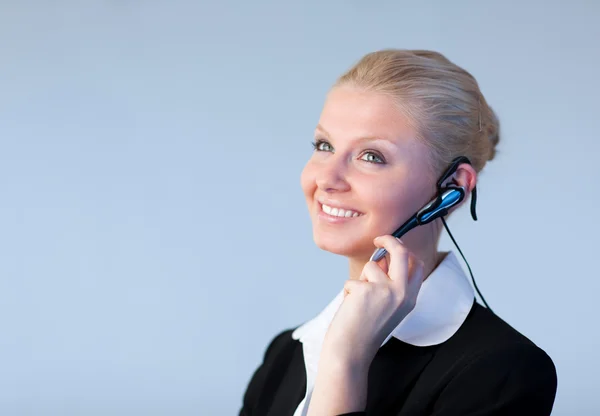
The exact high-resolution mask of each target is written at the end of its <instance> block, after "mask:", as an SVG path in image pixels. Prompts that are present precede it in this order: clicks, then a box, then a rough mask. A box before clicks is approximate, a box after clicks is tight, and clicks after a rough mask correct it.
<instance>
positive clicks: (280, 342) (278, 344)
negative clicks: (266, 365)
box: [263, 328, 296, 361]
mask: <svg viewBox="0 0 600 416" xmlns="http://www.w3.org/2000/svg"><path fill="white" fill-rule="evenodd" d="M295 329H296V328H288V329H284V330H282V331H281V332H279V333H277V334H276V335H275V336H274V337H273V338H272V339H271V340H270V341H269V344H268V345H267V348H266V349H265V353H264V357H263V359H264V360H265V361H266V360H267V359H268V358H270V357H273V356H274V355H278V353H279V352H281V351H282V350H284V349H285V347H286V346H288V345H290V344H293V343H294V342H296V341H295V340H294V339H293V338H292V333H293V332H294V330H295Z"/></svg>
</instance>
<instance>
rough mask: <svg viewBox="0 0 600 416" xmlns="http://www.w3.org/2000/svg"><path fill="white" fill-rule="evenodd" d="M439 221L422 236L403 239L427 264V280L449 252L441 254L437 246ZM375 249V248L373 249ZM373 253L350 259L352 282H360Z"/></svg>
mask: <svg viewBox="0 0 600 416" xmlns="http://www.w3.org/2000/svg"><path fill="white" fill-rule="evenodd" d="M438 222H439V221H435V222H434V223H432V224H428V225H426V226H425V227H423V228H422V229H421V231H423V232H422V233H421V234H419V233H414V234H412V235H410V234H408V235H407V236H406V238H403V239H402V241H403V242H404V244H405V245H406V247H407V248H408V250H410V252H411V253H412V254H413V255H414V256H415V257H417V258H418V259H420V260H422V261H423V262H424V263H425V271H424V272H425V274H424V276H425V279H427V277H428V276H429V275H430V274H431V272H433V270H435V268H436V267H437V266H438V265H439V264H440V262H441V261H442V260H443V259H444V257H445V256H446V254H447V252H440V251H438V250H437V245H438V243H439V238H440V232H441V226H440V224H438ZM373 249H375V247H373ZM372 253H373V251H370V252H369V253H368V254H366V255H363V256H357V257H349V272H350V279H351V280H358V279H359V278H360V275H361V273H362V270H363V268H364V267H365V264H367V262H368V261H369V258H370V257H371V254H372ZM389 256H390V255H389V254H386V258H387V257H389ZM383 261H386V260H384V259H382V260H380V261H379V263H381V262H383Z"/></svg>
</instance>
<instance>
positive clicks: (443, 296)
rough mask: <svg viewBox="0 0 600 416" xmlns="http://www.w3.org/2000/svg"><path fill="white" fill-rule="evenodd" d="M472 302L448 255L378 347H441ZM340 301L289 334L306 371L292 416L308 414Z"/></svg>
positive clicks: (461, 274) (455, 261) (470, 291)
mask: <svg viewBox="0 0 600 416" xmlns="http://www.w3.org/2000/svg"><path fill="white" fill-rule="evenodd" d="M474 299H475V294H474V292H473V288H472V286H471V283H470V282H469V280H468V279H467V276H466V275H465V273H464V271H463V269H462V267H461V266H460V264H459V262H458V259H457V258H456V256H455V255H454V253H453V252H452V251H450V252H449V253H448V254H447V255H446V256H445V257H444V259H443V260H442V262H441V263H440V264H439V265H438V266H437V267H436V268H435V269H434V270H433V272H431V273H430V274H429V277H427V279H425V281H424V282H423V285H422V286H421V290H420V291H419V294H418V296H417V302H416V304H415V307H414V309H413V310H412V311H411V312H410V313H409V314H408V315H407V316H406V317H405V318H404V319H403V320H402V322H400V324H399V325H398V326H397V327H396V328H395V329H394V330H393V331H392V332H391V333H390V335H388V337H387V338H386V339H385V341H384V342H383V344H382V345H385V343H387V342H388V341H389V340H390V338H391V337H395V338H398V339H399V340H401V341H404V342H406V343H408V344H411V345H415V346H419V347H424V346H430V345H437V344H441V343H442V342H444V341H447V340H448V339H449V338H450V337H451V336H452V335H454V333H455V332H456V331H458V329H459V328H460V326H461V325H462V323H463V322H464V321H465V319H466V317H467V315H468V314H469V311H470V310H471V307H472V306H473V301H474ZM343 300H344V290H343V289H342V290H341V291H340V292H339V293H338V295H337V296H336V297H335V298H334V299H333V300H332V301H331V302H330V303H329V305H327V306H326V307H325V309H323V311H321V313H319V314H318V315H317V316H316V317H315V318H313V319H311V320H310V321H308V322H306V323H304V324H303V325H301V326H300V327H298V328H297V329H296V330H295V331H294V332H293V333H292V338H293V339H296V340H300V342H301V343H302V351H303V353H304V364H305V367H306V395H305V397H304V399H302V401H301V402H300V404H299V405H298V407H297V408H296V411H295V413H294V416H305V415H306V412H307V411H308V404H309V403H310V398H311V395H312V390H313V387H314V384H315V378H316V376H317V368H318V362H319V355H320V352H321V347H322V345H323V340H324V338H325V333H326V332H327V328H328V327H329V324H330V323H331V321H332V319H333V317H334V315H335V313H336V312H337V310H338V308H339V307H340V305H341V304H342V301H343Z"/></svg>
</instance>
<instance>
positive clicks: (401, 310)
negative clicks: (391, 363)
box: [323, 235, 424, 366]
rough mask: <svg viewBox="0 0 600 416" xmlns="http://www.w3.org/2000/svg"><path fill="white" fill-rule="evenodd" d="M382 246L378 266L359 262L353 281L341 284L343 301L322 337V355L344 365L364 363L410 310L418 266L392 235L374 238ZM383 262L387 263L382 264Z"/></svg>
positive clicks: (420, 265) (417, 287)
mask: <svg viewBox="0 0 600 416" xmlns="http://www.w3.org/2000/svg"><path fill="white" fill-rule="evenodd" d="M373 242H374V244H375V246H376V247H384V248H385V249H386V250H387V252H388V253H387V254H386V256H385V257H384V258H383V259H381V260H380V261H379V263H380V264H378V263H375V262H373V261H369V262H367V263H366V264H365V266H364V268H363V271H362V274H361V276H360V278H359V280H348V281H346V283H345V284H344V301H343V302H342V305H341V306H340V308H339V309H338V311H337V313H336V315H335V316H334V318H333V320H332V322H331V324H330V326H329V328H328V330H327V334H326V336H325V340H324V344H323V352H324V355H326V356H327V355H329V357H335V359H336V360H340V359H341V360H342V361H344V362H345V363H346V364H351V365H352V364H356V365H362V366H364V365H367V366H368V365H370V363H371V361H372V359H373V358H374V357H375V354H376V353H377V351H378V350H379V347H381V344H382V343H383V341H384V340H385V339H386V338H387V336H388V335H389V334H390V333H391V332H392V331H393V329H394V328H395V327H396V326H397V325H398V324H399V323H400V322H401V321H402V320H403V319H404V318H405V317H406V315H408V314H409V313H410V311H412V310H413V308H414V307H415V303H416V300H417V295H418V293H419V290H420V289H421V284H422V283H423V277H424V276H423V275H424V264H423V262H422V261H421V260H419V259H417V258H416V257H415V256H414V255H413V254H412V253H410V251H409V250H408V249H407V248H406V247H405V246H404V244H402V242H401V241H400V240H399V239H397V238H396V237H394V236H391V235H385V236H381V237H377V238H376V239H375V240H374V241H373ZM388 264H389V267H388Z"/></svg>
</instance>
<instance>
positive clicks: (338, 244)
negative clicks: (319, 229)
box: [313, 234, 376, 257]
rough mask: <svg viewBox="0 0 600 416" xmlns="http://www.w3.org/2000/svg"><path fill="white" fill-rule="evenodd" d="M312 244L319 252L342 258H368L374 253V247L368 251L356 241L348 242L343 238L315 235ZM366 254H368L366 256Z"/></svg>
mask: <svg viewBox="0 0 600 416" xmlns="http://www.w3.org/2000/svg"><path fill="white" fill-rule="evenodd" d="M313 239H314V242H315V244H316V246H317V247H319V248H320V249H321V250H324V251H328V252H330V253H333V254H337V255H340V256H344V257H365V256H366V257H369V256H370V255H371V254H373V251H375V248H376V247H375V246H373V248H372V249H371V250H370V251H369V250H368V249H366V248H365V244H360V242H358V241H348V240H347V239H343V238H339V237H337V238H334V237H333V236H330V237H327V236H322V235H318V234H315V235H314V236H313ZM367 252H368V254H366V253H367Z"/></svg>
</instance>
